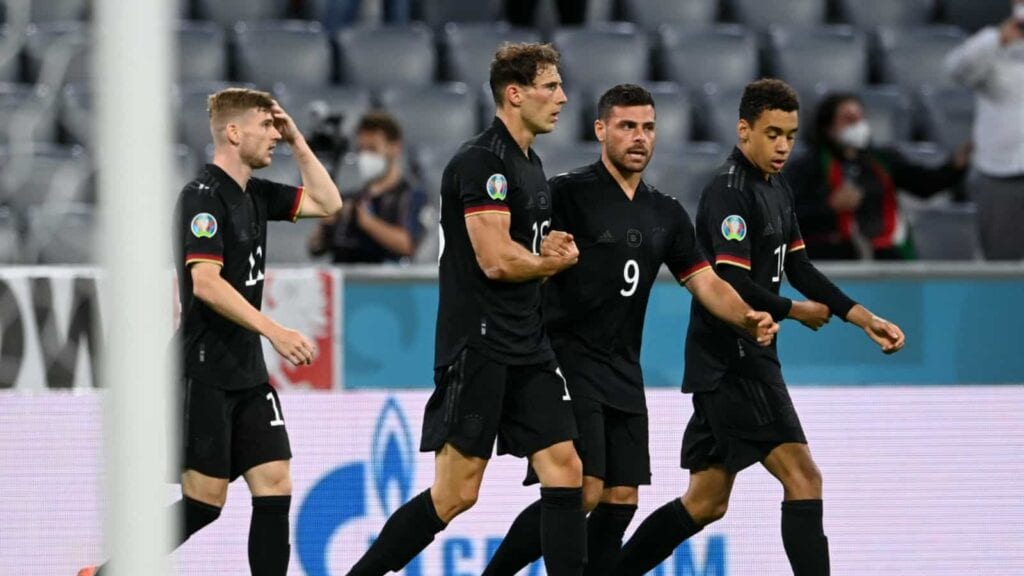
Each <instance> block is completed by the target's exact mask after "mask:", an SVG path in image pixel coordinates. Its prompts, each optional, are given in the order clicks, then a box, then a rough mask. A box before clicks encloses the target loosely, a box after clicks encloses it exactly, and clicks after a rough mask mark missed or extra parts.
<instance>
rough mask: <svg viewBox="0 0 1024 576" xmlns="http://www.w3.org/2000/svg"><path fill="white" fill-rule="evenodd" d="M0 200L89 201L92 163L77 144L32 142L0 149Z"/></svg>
mask: <svg viewBox="0 0 1024 576" xmlns="http://www.w3.org/2000/svg"><path fill="white" fill-rule="evenodd" d="M0 168H2V170H0V203H4V204H7V205H8V206H10V207H11V208H13V209H14V210H15V211H17V212H18V213H24V211H25V210H26V209H27V208H29V207H31V206H38V205H42V204H49V205H57V204H62V203H63V204H66V203H68V202H91V201H93V200H94V198H93V194H92V185H91V177H92V166H91V164H90V162H89V159H88V157H87V156H86V155H85V151H84V150H83V149H82V148H81V147H80V146H72V147H68V146H58V145H56V144H34V145H32V146H30V147H28V148H27V149H23V148H20V147H19V148H17V149H14V148H8V149H7V150H5V151H3V152H0Z"/></svg>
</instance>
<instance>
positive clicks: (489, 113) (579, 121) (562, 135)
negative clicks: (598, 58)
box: [480, 86, 598, 145]
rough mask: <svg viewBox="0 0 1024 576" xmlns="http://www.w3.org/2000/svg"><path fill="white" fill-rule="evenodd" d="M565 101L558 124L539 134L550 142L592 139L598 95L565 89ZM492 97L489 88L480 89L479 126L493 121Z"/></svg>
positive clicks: (486, 125) (567, 143) (569, 142)
mask: <svg viewBox="0 0 1024 576" xmlns="http://www.w3.org/2000/svg"><path fill="white" fill-rule="evenodd" d="M565 96H566V102H565V105H563V106H562V111H561V113H560V114H559V115H558V124H556V125H555V129H554V131H552V132H549V133H547V134H541V135H540V136H538V138H543V139H544V140H545V141H546V142H549V143H551V144H565V145H569V144H573V143H576V142H579V141H581V140H593V139H594V106H595V105H596V99H597V97H598V96H593V97H589V96H584V95H583V94H581V93H580V92H579V91H576V90H566V95H565ZM495 108H496V106H495V105H494V97H493V96H491V89H490V87H488V86H483V87H482V88H481V89H480V127H481V128H487V127H488V126H490V125H491V122H493V121H494V113H495Z"/></svg>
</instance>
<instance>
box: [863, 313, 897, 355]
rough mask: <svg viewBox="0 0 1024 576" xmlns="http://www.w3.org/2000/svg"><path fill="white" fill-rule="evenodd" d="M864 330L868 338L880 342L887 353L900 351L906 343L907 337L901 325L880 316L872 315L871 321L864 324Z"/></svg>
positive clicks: (883, 350)
mask: <svg viewBox="0 0 1024 576" xmlns="http://www.w3.org/2000/svg"><path fill="white" fill-rule="evenodd" d="M864 332H865V333H866V334H867V335H868V338H871V339H872V340H874V341H875V342H876V343H878V345H879V346H881V347H882V352H884V353H886V354H893V353H895V352H899V351H900V349H901V348H903V345H904V344H905V343H906V338H905V337H904V336H903V331H902V330H900V327H899V326H897V325H895V324H893V323H892V322H889V321H888V320H886V319H884V318H879V317H878V316H872V317H871V321H870V322H868V323H867V325H866V326H864Z"/></svg>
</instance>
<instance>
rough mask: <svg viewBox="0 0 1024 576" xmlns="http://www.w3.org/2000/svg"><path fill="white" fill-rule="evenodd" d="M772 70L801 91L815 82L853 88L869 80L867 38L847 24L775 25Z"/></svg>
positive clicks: (772, 36)
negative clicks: (800, 26) (811, 26)
mask: <svg viewBox="0 0 1024 576" xmlns="http://www.w3.org/2000/svg"><path fill="white" fill-rule="evenodd" d="M770 55H771V58H770V61H771V64H772V66H771V71H772V74H773V75H775V76H777V77H779V78H782V79H783V80H785V81H786V82H788V83H789V84H791V85H792V86H793V87H794V88H795V89H796V90H797V91H799V92H801V93H804V92H805V91H807V90H809V89H811V88H813V87H814V86H816V85H818V84H822V85H825V86H828V87H829V88H830V89H833V90H855V89H857V88H860V87H861V86H863V85H864V84H866V83H867V81H868V70H869V68H868V52H867V39H866V37H865V35H864V33H863V32H861V31H859V30H856V29H855V28H852V27H850V26H821V27H817V28H810V29H805V28H788V27H787V28H783V27H774V28H772V31H771V49H770Z"/></svg>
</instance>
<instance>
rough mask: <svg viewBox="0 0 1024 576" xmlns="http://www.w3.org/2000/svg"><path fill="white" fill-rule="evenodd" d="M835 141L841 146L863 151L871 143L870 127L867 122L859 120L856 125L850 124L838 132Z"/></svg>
mask: <svg viewBox="0 0 1024 576" xmlns="http://www.w3.org/2000/svg"><path fill="white" fill-rule="evenodd" d="M836 140H837V141H838V142H839V143H840V144H842V145H843V146H849V147H850V148H856V149H857V150H863V149H865V148H867V147H868V143H869V142H871V126H870V125H868V121H867V120H861V121H860V122H857V123H856V124H850V125H849V126H847V127H846V128H843V129H842V130H840V131H839V134H838V135H836Z"/></svg>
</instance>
